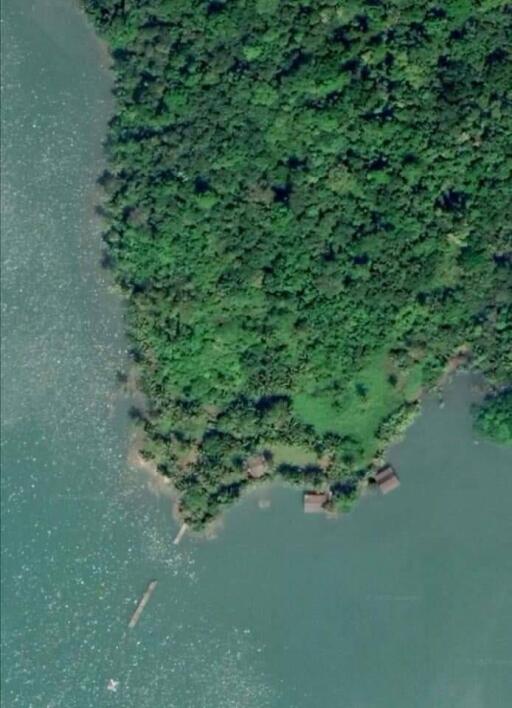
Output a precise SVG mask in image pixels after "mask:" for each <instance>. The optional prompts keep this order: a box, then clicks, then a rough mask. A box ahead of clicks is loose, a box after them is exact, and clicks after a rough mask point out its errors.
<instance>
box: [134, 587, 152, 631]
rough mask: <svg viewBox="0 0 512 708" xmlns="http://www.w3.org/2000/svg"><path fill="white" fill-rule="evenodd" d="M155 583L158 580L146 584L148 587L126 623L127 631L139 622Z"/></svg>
mask: <svg viewBox="0 0 512 708" xmlns="http://www.w3.org/2000/svg"><path fill="white" fill-rule="evenodd" d="M157 583H158V580H151V582H149V583H148V586H147V588H146V589H145V591H144V594H143V596H142V597H141V598H140V600H139V604H138V605H137V607H136V608H135V612H134V613H133V615H132V616H131V617H130V622H129V623H128V627H129V629H133V628H134V627H135V625H136V624H137V622H138V621H139V620H140V616H141V614H142V613H143V611H144V608H145V607H146V605H147V604H148V602H149V599H150V597H151V595H152V594H153V592H154V590H155V588H156V586H157Z"/></svg>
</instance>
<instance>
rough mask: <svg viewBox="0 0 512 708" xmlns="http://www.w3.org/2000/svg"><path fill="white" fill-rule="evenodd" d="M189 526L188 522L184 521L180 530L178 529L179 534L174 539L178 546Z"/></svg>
mask: <svg viewBox="0 0 512 708" xmlns="http://www.w3.org/2000/svg"><path fill="white" fill-rule="evenodd" d="M187 528H188V527H187V524H185V523H183V524H182V525H181V528H180V530H179V531H178V534H177V536H176V538H175V539H174V541H173V543H174V545H175V546H177V545H178V543H179V542H180V541H181V539H182V538H183V536H184V535H185V531H186V530H187Z"/></svg>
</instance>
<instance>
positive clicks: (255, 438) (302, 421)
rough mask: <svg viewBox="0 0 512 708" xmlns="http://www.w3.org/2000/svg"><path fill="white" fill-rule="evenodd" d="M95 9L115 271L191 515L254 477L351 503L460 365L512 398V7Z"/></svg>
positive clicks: (196, 0) (459, 0)
mask: <svg viewBox="0 0 512 708" xmlns="http://www.w3.org/2000/svg"><path fill="white" fill-rule="evenodd" d="M83 2H84V5H85V7H86V9H87V11H88V12H89V13H90V15H91V16H92V17H93V19H94V21H95V24H96V26H97V27H98V28H99V30H100V32H101V33H102V34H103V36H104V37H105V38H106V40H107V41H108V43H109V45H110V47H111V50H112V55H113V58H114V66H115V72H116V84H115V96H116V101H117V111H116V115H115V117H114V118H113V120H112V122H111V126H110V131H109V136H108V144H107V150H108V157H109V161H110V164H109V169H108V171H107V172H106V173H105V174H104V175H103V177H102V179H101V182H102V184H103V186H104V189H105V192H106V194H107V199H106V203H105V206H104V212H105V217H106V221H107V224H108V228H107V231H106V233H105V241H106V243H107V245H108V252H107V254H106V256H105V262H106V264H108V265H112V266H113V267H114V269H115V273H116V275H117V278H118V280H119V282H120V283H121V285H122V286H123V287H124V288H125V289H126V291H127V293H128V294H129V303H130V305H129V308H130V309H129V318H130V329H131V334H132V337H133V341H134V352H133V353H134V358H135V359H136V361H137V362H138V365H139V366H140V369H141V372H142V380H143V387H144V389H145V391H146V392H147V394H148V398H149V401H150V404H151V408H150V410H149V411H148V413H147V414H146V415H145V416H144V421H143V422H144V426H145V430H146V433H147V443H146V447H145V454H146V455H147V456H149V457H151V458H153V459H155V461H156V462H157V464H158V465H159V467H160V469H161V471H162V472H163V473H164V474H167V475H169V476H170V477H171V478H172V480H173V482H174V484H175V486H176V488H177V489H178V490H179V492H180V494H181V511H182V514H183V516H184V518H185V519H187V520H188V521H189V522H191V523H192V524H195V525H201V524H202V523H204V522H205V521H207V520H208V519H210V518H211V517H212V516H213V515H215V513H216V512H217V510H218V509H219V508H220V506H221V505H222V504H224V503H226V502H228V501H229V500H231V499H233V498H235V497H236V496H238V495H239V493H240V490H241V489H242V487H243V486H244V485H245V484H247V483H248V478H250V476H251V464H253V462H251V460H252V461H254V459H258V460H259V462H258V464H257V467H258V469H259V470H260V472H261V471H262V470H263V471H264V472H265V473H266V474H280V475H282V476H283V477H285V478H287V479H290V480H293V481H294V480H297V481H304V480H306V482H307V483H308V484H309V485H312V486H318V487H323V486H327V485H328V486H330V488H331V489H332V491H333V493H334V503H337V501H340V503H341V504H346V503H347V500H350V499H352V498H353V497H354V495H355V493H356V491H357V487H358V484H359V480H360V479H361V478H362V477H364V476H365V474H366V473H367V470H368V467H369V465H371V463H372V460H373V459H374V458H375V457H376V456H377V455H378V454H379V453H380V452H381V451H382V449H383V448H384V447H385V445H386V443H387V442H389V440H390V439H391V437H392V436H393V435H394V434H395V433H396V431H397V429H398V428H399V427H400V426H404V425H405V424H406V423H407V421H408V420H409V419H410V417H411V415H412V414H413V413H414V411H415V409H416V407H417V401H418V398H419V396H420V394H421V392H422V391H424V390H425V389H426V388H428V387H429V386H431V385H432V384H433V383H434V382H435V381H436V380H438V378H439V376H440V374H441V373H442V371H443V369H445V367H446V366H447V364H449V362H450V361H451V362H452V363H453V361H454V358H453V357H457V356H458V357H459V360H462V359H463V358H464V360H467V359H469V358H470V359H471V360H472V362H473V364H474V365H475V366H476V367H478V369H480V370H481V371H483V372H484V373H485V374H486V375H487V376H488V377H489V378H490V379H491V381H493V382H494V383H496V384H504V383H506V381H507V380H508V381H510V377H511V371H512V296H511V283H512V273H511V269H512V235H511V223H512V200H511V172H512V157H511V149H512V148H511V133H512V120H511V116H512V105H511V101H512V90H511V89H512V63H511V60H512V51H511V43H510V38H511V37H512V4H510V3H507V2H503V1H502V0H448V1H447V2H437V3H435V2H427V1H426V0H414V1H412V0H410V1H407V0H388V1H384V0H383V1H380V0H344V1H341V0H211V1H205V0H172V2H171V1H170V0H146V1H145V0H83ZM255 456H256V457H255Z"/></svg>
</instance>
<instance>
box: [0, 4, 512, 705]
mask: <svg viewBox="0 0 512 708" xmlns="http://www.w3.org/2000/svg"><path fill="white" fill-rule="evenodd" d="M2 13H3V30H2V32H3V42H2V52H3V56H2V59H3V62H2V63H3V88H2V90H3V95H2V99H3V100H2V106H3V107H2V129H3V130H2V136H3V150H2V152H3V155H2V158H3V159H2V281H3V283H2V308H3V309H2V315H3V318H2V319H3V335H4V338H3V350H2V364H3V365H2V387H3V396H2V543H3V549H2V611H3V612H2V614H3V621H2V625H3V626H2V645H3V660H2V667H1V668H2V688H3V690H2V699H1V700H2V705H5V706H23V707H25V706H52V708H55V707H60V706H62V707H64V706H65V707H66V708H67V707H70V708H75V707H76V708H82V707H84V708H85V707H89V706H110V705H113V706H122V707H123V708H125V707H126V708H317V706H324V705H330V706H336V707H338V706H339V707H340V708H390V707H391V706H393V708H433V707H435V708H505V707H507V708H508V706H509V703H510V695H511V691H512V678H511V677H512V619H511V618H512V602H511V596H510V588H511V586H512V554H511V553H510V539H511V538H512V514H511V512H510V500H511V499H512V453H511V451H510V450H507V449H505V448H501V447H499V446H496V445H493V444H490V443H486V442H483V441H476V442H477V443H478V444H475V440H474V435H473V433H472V430H471V420H470V414H469V405H470V403H471V401H472V400H473V399H474V398H475V397H477V396H478V393H477V392H476V391H475V390H474V385H475V383H477V380H476V379H474V377H471V376H468V375H462V376H460V377H458V378H457V379H456V380H455V381H454V382H453V383H452V384H451V385H450V386H449V387H448V389H447V390H446V392H445V400H446V405H445V407H444V408H440V407H439V406H438V404H437V402H436V400H435V399H433V398H432V399H429V400H427V401H426V403H425V405H424V410H423V413H422V415H421V416H420V418H419V419H418V420H417V421H416V423H415V424H414V425H413V426H412V427H411V429H410V430H409V431H408V433H407V436H406V438H405V440H404V441H403V442H401V443H400V444H398V445H396V446H394V447H393V448H392V450H391V451H390V460H391V462H392V463H393V464H394V465H395V466H396V468H397V470H398V471H399V474H400V478H401V486H400V489H398V490H397V491H396V492H393V494H390V495H388V496H387V497H385V498H383V497H380V496H379V495H378V494H369V495H368V496H366V497H365V498H363V499H362V500H361V501H360V503H359V504H358V505H357V506H356V507H355V509H354V511H353V512H352V513H351V514H350V515H347V516H345V517H341V518H339V519H336V520H329V519H326V518H324V517H323V516H319V517H314V516H310V517H306V516H304V514H303V513H302V509H301V495H300V492H299V491H297V490H293V489H289V488H281V487H269V488H265V487H262V488H261V489H259V490H257V491H254V492H252V493H251V494H248V495H247V496H245V497H244V498H243V500H242V501H241V502H240V503H239V504H238V505H236V506H235V507H234V508H232V509H230V510H229V512H228V513H226V515H225V517H224V519H223V522H222V526H220V527H219V528H218V529H217V537H216V538H214V539H212V540H208V541H207V540H203V539H198V538H194V537H190V536H185V538H184V540H183V541H182V543H181V544H180V546H178V547H176V546H173V544H172V539H173V537H174V535H175V533H176V530H177V529H176V526H175V524H174V522H173V521H172V518H171V514H170V501H169V499H168V498H167V497H166V496H165V495H163V494H160V495H159V494H157V493H156V492H155V491H154V490H153V489H152V488H151V487H150V485H149V482H148V479H147V478H146V477H145V476H144V475H143V474H142V473H141V472H139V471H137V470H133V469H130V467H129V465H128V464H127V462H126V460H127V455H128V448H129V444H130V429H129V426H128V422H127V409H128V406H129V402H128V401H126V400H124V399H123V398H122V396H120V394H119V391H118V390H117V388H116V385H115V373H116V371H117V370H118V369H119V368H123V367H124V366H125V365H126V361H125V353H126V342H125V340H124V337H123V330H124V325H123V313H122V304H121V302H120V300H119V299H118V298H117V297H116V296H114V295H112V294H111V293H110V292H109V285H108V282H107V281H106V280H105V278H104V274H103V273H102V272H101V270H100V268H99V267H98V265H97V264H98V262H99V259H100V252H99V251H100V246H99V243H100V239H99V226H98V224H97V223H96V222H95V220H94V218H93V207H94V204H95V201H96V195H95V180H96V177H97V175H98V174H99V173H100V171H101V169H102V148H101V142H102V139H103V137H104V135H105V129H106V124H107V120H108V117H109V115H110V111H111V96H110V89H111V79H110V77H109V75H108V73H107V71H106V70H105V69H104V68H103V67H104V65H105V59H104V57H103V55H102V51H101V48H100V47H99V45H98V44H97V42H96V40H95V39H94V36H93V34H92V32H91V30H90V29H89V28H88V27H87V24H86V22H85V20H84V17H83V16H82V14H81V13H80V12H79V11H78V10H77V8H76V6H75V5H74V4H73V3H72V2H68V1H67V0H52V1H50V0H37V1H36V2H33V3H20V2H16V1H15V0H4V3H3V9H2ZM268 503H270V506H268ZM151 578H156V579H158V587H157V588H156V590H155V592H154V595H153V596H152V598H151V601H150V603H149V604H148V606H147V608H146V609H145V610H144V614H143V615H142V617H141V619H140V622H139V623H138V624H137V626H136V628H134V630H133V631H129V630H128V621H129V618H130V616H131V613H132V612H133V610H134V608H135V606H136V603H137V600H138V598H139V596H140V594H141V593H142V592H143V590H144V588H145V587H146V585H147V583H148V581H149V580H150V579H151ZM111 679H112V680H113V681H114V682H118V683H115V685H116V690H115V691H113V690H109V688H108V687H109V682H110V680H111ZM111 685H112V684H111Z"/></svg>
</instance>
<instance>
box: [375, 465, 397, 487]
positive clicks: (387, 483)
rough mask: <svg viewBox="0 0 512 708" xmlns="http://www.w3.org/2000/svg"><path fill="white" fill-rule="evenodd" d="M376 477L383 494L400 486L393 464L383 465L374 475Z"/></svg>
mask: <svg viewBox="0 0 512 708" xmlns="http://www.w3.org/2000/svg"><path fill="white" fill-rule="evenodd" d="M374 479H375V482H376V484H377V485H378V487H379V489H380V491H381V492H382V494H388V492H392V491H393V489H396V488H397V487H399V486H400V480H399V479H398V477H397V475H396V472H395V470H394V469H393V467H392V466H391V465H386V466H385V467H381V469H380V470H379V471H378V472H377V473H376V474H375V475H374Z"/></svg>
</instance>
